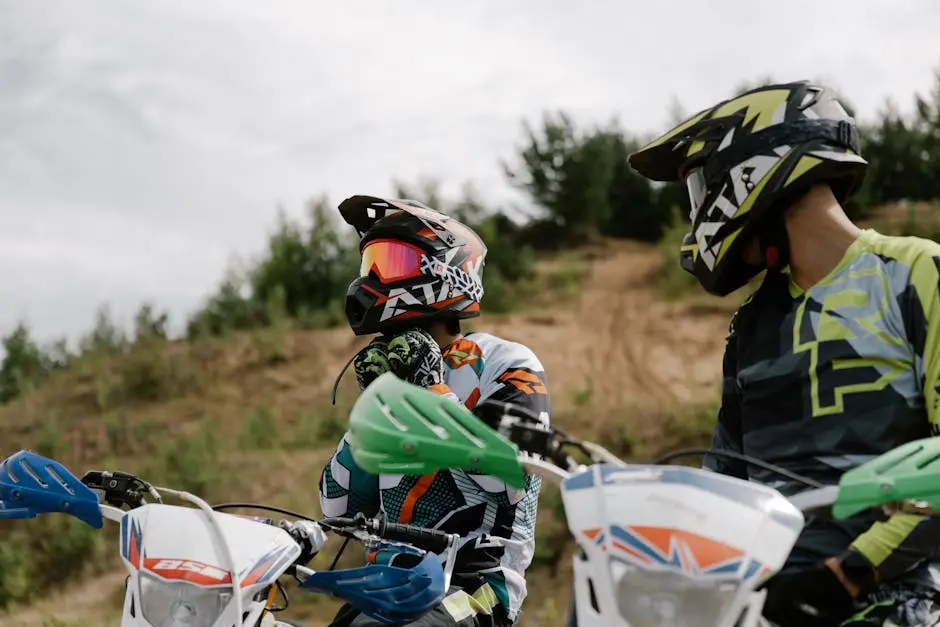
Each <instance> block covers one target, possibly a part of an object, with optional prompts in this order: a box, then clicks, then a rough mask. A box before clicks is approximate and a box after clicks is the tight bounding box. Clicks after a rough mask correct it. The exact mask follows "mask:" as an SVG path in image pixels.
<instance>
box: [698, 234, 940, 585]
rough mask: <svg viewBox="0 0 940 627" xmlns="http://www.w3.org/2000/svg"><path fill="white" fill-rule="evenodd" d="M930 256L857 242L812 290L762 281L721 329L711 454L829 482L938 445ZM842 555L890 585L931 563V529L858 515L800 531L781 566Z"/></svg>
mask: <svg viewBox="0 0 940 627" xmlns="http://www.w3.org/2000/svg"><path fill="white" fill-rule="evenodd" d="M938 404H940V244H937V243H935V242H932V241H929V240H924V239H919V238H914V237H888V236H884V235H881V234H879V233H877V232H875V231H871V230H867V231H863V232H862V233H861V235H860V237H859V238H858V239H857V240H856V241H855V242H853V243H852V245H851V246H850V247H849V248H848V250H847V251H846V253H845V255H844V257H843V258H842V260H841V261H840V263H839V264H838V265H837V266H836V267H835V268H834V269H833V270H832V271H831V272H830V273H829V274H828V275H827V276H826V277H825V278H823V279H822V280H821V281H819V283H817V284H816V285H814V286H813V287H812V288H810V289H809V290H807V291H803V290H801V289H800V288H799V287H798V286H796V284H795V283H793V281H792V280H791V279H790V277H789V276H788V274H786V273H773V274H770V273H769V274H768V275H767V277H766V278H765V280H764V282H763V284H762V285H761V287H760V288H759V289H758V290H757V291H756V292H755V293H754V295H753V296H752V297H751V298H750V299H749V300H748V301H747V302H746V303H745V304H744V305H742V307H741V308H740V309H739V311H738V312H737V314H736V315H735V317H734V319H733V320H732V323H731V330H730V333H729V337H728V344H727V348H726V351H725V356H724V379H723V390H722V404H721V409H720V411H719V415H718V425H717V428H716V430H715V433H714V439H713V443H712V446H713V448H715V449H725V450H731V451H736V452H741V453H745V454H747V455H749V456H753V457H756V458H759V459H761V460H764V461H767V462H771V463H773V464H776V465H778V466H782V467H783V468H786V469H787V470H790V471H793V472H796V473H799V474H801V475H804V476H806V477H808V478H811V479H815V480H816V481H818V482H820V483H822V484H826V485H834V484H836V483H838V480H839V477H840V476H841V475H842V473H844V472H845V471H846V470H848V469H851V468H853V467H855V466H858V465H859V464H861V463H863V462H865V461H868V460H870V459H872V458H873V457H875V456H877V455H879V454H881V453H884V452H886V451H888V450H890V449H892V448H894V447H896V446H899V445H901V444H903V443H905V442H909V441H911V440H915V439H919V438H924V437H928V436H930V435H931V434H933V435H936V434H937V433H938V429H937V425H938V416H940V415H938ZM705 465H706V467H708V468H711V469H712V470H716V471H718V472H722V473H726V474H730V475H735V476H738V477H741V478H745V479H751V480H754V481H758V482H761V483H763V484H766V485H769V486H772V487H774V488H776V489H778V490H780V491H781V492H782V493H783V494H785V495H792V494H794V493H797V492H800V491H803V490H806V489H808V488H807V486H805V485H802V484H801V483H797V482H794V481H790V480H786V479H782V478H781V477H780V476H779V475H775V474H773V473H771V472H768V471H766V470H763V469H760V468H757V467H755V466H753V465H748V464H745V463H743V462H739V461H736V460H729V459H727V458H721V457H719V456H709V457H707V458H706V461H705ZM849 546H852V547H854V548H855V549H857V550H858V551H859V552H860V553H862V554H863V555H864V556H865V557H866V558H867V559H868V561H870V562H871V563H872V564H873V565H874V566H875V568H876V570H877V573H878V578H879V581H889V580H891V579H893V578H895V577H897V576H899V575H901V574H903V573H906V572H908V571H910V570H912V569H914V568H915V567H916V566H918V565H920V564H923V563H925V562H928V561H932V560H934V559H935V558H936V557H937V552H938V547H940V520H938V519H929V518H923V517H919V516H914V515H910V514H895V515H894V516H892V517H890V518H885V517H884V516H882V515H880V514H879V515H878V516H876V515H874V514H865V515H860V516H857V517H854V518H851V519H848V520H844V521H834V522H811V523H810V524H808V525H807V527H806V529H805V530H804V532H803V534H802V535H801V537H800V538H799V540H798V541H797V544H796V546H795V548H794V551H793V552H792V554H791V556H790V560H789V562H788V564H787V566H786V567H787V568H788V567H790V566H794V567H796V566H804V565H808V564H810V563H812V562H815V561H817V560H819V559H824V558H826V557H830V556H836V555H839V554H840V553H842V552H843V551H844V550H845V549H847V548H848V547H849Z"/></svg>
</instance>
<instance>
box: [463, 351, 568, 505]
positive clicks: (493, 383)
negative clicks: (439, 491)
mask: <svg viewBox="0 0 940 627" xmlns="http://www.w3.org/2000/svg"><path fill="white" fill-rule="evenodd" d="M479 389H480V394H479V395H477V394H473V395H472V396H471V397H470V398H469V399H467V401H465V404H466V406H467V407H468V408H469V409H473V408H474V407H475V406H476V405H477V404H478V403H479V402H482V401H489V400H492V401H499V402H503V403H512V404H514V405H518V406H521V407H524V408H526V409H528V410H529V411H530V412H533V413H534V414H535V415H537V416H539V418H540V419H541V421H542V422H544V423H545V424H549V423H550V422H551V412H552V405H551V399H550V398H549V395H548V381H547V379H546V376H545V368H544V367H543V366H542V363H541V362H540V361H539V359H538V357H536V356H535V353H534V352H532V351H531V350H530V349H529V348H528V347H526V346H523V345H522V344H515V343H506V344H503V345H500V346H496V347H493V348H492V349H491V351H490V352H488V353H487V356H486V366H485V368H484V370H483V374H482V376H481V377H480V388H479ZM483 487H484V489H485V490H487V491H488V492H498V493H502V492H503V491H505V494H506V497H507V498H508V500H509V505H516V504H517V503H519V502H520V501H521V500H522V499H523V498H525V496H526V492H527V491H529V489H530V487H531V479H530V481H527V482H526V488H525V489H516V488H513V487H512V486H509V485H506V484H505V483H504V482H502V481H500V480H498V479H496V478H495V477H486V481H485V485H483Z"/></svg>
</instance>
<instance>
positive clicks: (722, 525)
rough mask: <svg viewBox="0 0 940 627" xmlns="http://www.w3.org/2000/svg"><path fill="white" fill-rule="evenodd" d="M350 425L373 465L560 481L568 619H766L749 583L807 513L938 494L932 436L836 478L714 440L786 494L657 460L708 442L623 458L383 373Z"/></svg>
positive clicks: (622, 622) (523, 415)
mask: <svg viewBox="0 0 940 627" xmlns="http://www.w3.org/2000/svg"><path fill="white" fill-rule="evenodd" d="M350 434H351V440H352V447H351V448H352V453H353V457H354V458H355V460H356V462H357V463H358V464H359V465H360V466H362V468H363V469H365V470H367V471H369V472H373V473H393V474H398V473H402V474H413V475H420V474H425V473H428V472H433V471H435V470H441V469H449V468H460V469H464V470H467V471H469V472H477V473H480V474H484V475H491V476H495V477H498V478H500V479H502V480H503V481H505V482H506V483H507V484H509V485H512V486H515V487H522V486H524V484H525V481H526V474H527V473H528V474H538V475H540V476H542V477H543V478H546V479H548V480H552V481H554V482H556V483H558V484H560V487H561V494H562V500H563V503H564V508H565V513H566V517H567V522H568V527H569V529H570V532H571V534H572V536H574V539H575V541H576V543H577V553H576V555H575V556H574V560H573V568H574V594H573V597H574V598H573V603H572V611H571V614H570V615H569V625H582V626H585V625H606V626H610V627H652V626H654V625H657V626H660V625H668V626H671V627H692V626H693V625H694V626H696V627H700V626H702V625H716V626H719V627H756V626H760V625H764V626H766V625H769V623H768V622H767V621H766V620H765V619H764V618H763V617H762V616H761V611H762V608H763V604H764V598H765V596H766V593H765V591H763V590H761V586H762V584H763V583H765V582H766V581H767V580H768V579H769V578H770V577H772V576H773V575H774V574H775V573H777V572H778V571H779V570H780V568H781V567H782V566H783V564H784V562H785V561H786V559H787V557H788V555H789V553H790V551H791V549H792V548H793V546H794V543H795V542H796V540H797V538H798V536H799V535H800V533H801V531H802V529H803V526H804V524H805V521H806V517H807V516H810V515H811V516H815V517H823V516H832V517H834V518H836V519H842V518H847V517H849V516H852V515H854V514H856V513H858V512H861V511H864V510H866V509H869V508H875V507H882V508H884V509H885V510H886V511H888V512H889V513H890V512H894V511H906V512H911V513H917V514H926V515H936V512H935V510H934V508H936V507H937V503H938V502H940V438H928V439H924V440H918V441H915V442H910V443H908V444H905V445H903V446H900V447H898V448H896V449H894V450H891V451H889V452H887V453H885V454H883V455H881V456H879V457H877V458H875V459H873V460H871V461H869V462H867V463H865V464H863V465H861V466H858V467H857V468H855V469H853V470H850V471H848V472H846V473H845V474H843V475H842V477H841V479H840V481H839V484H838V485H837V486H823V485H820V484H818V483H815V482H813V481H812V480H810V479H806V478H804V477H800V476H799V475H796V474H794V473H790V472H788V471H787V470H785V469H782V468H778V467H775V466H773V465H772V464H767V463H765V462H762V461H761V460H755V459H751V458H748V457H747V456H743V455H737V454H734V453H721V454H726V455H728V456H729V457H737V458H739V459H743V460H744V461H746V462H748V463H751V464H756V465H760V466H763V467H764V468H768V469H771V470H774V471H775V472H778V473H781V474H783V475H786V476H788V477H789V478H790V479H794V480H797V481H800V482H803V483H806V484H807V485H809V486H810V488H811V489H809V490H807V491H805V492H802V493H800V494H797V495H795V496H791V497H789V498H786V497H784V496H783V495H782V494H781V493H780V492H778V491H777V490H774V489H772V488H770V487H767V486H764V485H760V484H757V483H754V482H749V481H745V480H741V479H737V478H734V477H729V476H725V475H721V474H718V473H714V472H710V471H708V470H704V469H699V468H692V467H685V466H664V465H662V464H664V463H665V462H667V461H669V460H670V459H672V458H674V457H677V456H679V455H687V454H691V453H698V454H701V453H705V452H708V451H707V450H698V449H686V450H683V451H677V452H676V453H673V454H670V455H669V456H667V457H666V458H661V459H660V460H657V462H656V463H653V464H628V463H626V462H624V461H623V460H621V459H620V458H618V457H617V456H616V455H614V454H612V453H611V452H610V451H608V450H606V449H605V448H603V447H602V446H600V445H598V444H595V443H592V442H584V441H579V440H576V439H575V438H573V437H571V436H569V435H568V434H566V433H565V432H563V431H562V430H561V429H559V428H557V427H551V426H549V425H546V424H545V423H544V422H541V421H540V420H539V419H538V417H537V416H534V415H532V414H530V413H528V412H526V411H524V410H523V409H522V408H519V407H516V406H512V405H508V404H505V403H489V404H483V403H481V404H480V405H478V406H477V408H476V409H475V412H474V413H471V412H470V411H469V410H467V409H465V408H464V407H462V406H460V405H458V404H457V403H454V402H453V401H451V400H448V399H446V398H444V397H442V396H440V395H438V394H434V393H433V392H429V391H427V390H424V389H422V388H418V387H415V386H412V385H410V384H408V383H405V382H403V381H401V380H399V379H397V378H395V377H394V376H393V375H390V374H389V375H383V376H382V377H380V378H379V379H377V380H376V381H375V382H374V383H373V384H372V385H371V386H370V387H369V388H367V389H366V390H365V392H363V394H362V395H361V396H360V398H359V399H358V401H357V403H356V404H355V406H354V407H353V410H352V413H351V415H350ZM575 451H578V452H579V453H575ZM569 452H570V453H573V454H578V455H582V456H584V457H586V458H587V460H588V462H589V465H586V464H581V463H578V462H576V461H575V460H574V458H573V457H572V455H571V454H569ZM712 453H715V454H718V453H717V452H714V451H713V452H712Z"/></svg>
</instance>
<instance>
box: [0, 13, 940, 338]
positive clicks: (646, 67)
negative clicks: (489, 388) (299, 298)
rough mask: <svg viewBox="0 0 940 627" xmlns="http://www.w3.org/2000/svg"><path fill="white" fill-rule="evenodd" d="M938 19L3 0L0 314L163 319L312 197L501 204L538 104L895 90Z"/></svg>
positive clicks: (923, 53)
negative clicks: (155, 315)
mask: <svg viewBox="0 0 940 627" xmlns="http://www.w3.org/2000/svg"><path fill="white" fill-rule="evenodd" d="M938 33H940V2H936V1H935V0H883V1H863V0H844V1H842V0H840V1H837V0H825V1H822V0H786V1H785V2H775V3H771V2H755V1H753V0H712V1H711V2H701V1H699V0H683V1H678V0H675V1H668V0H658V1H657V2H636V1H626V0H609V1H607V0H605V1H601V0H584V1H582V2H575V1H572V0H513V1H512V2H505V0H493V1H488V0H487V1H484V0H474V1H472V2H452V1H447V2H434V1H432V0H424V1H415V0H387V1H383V0H361V1H360V0H342V1H332V2H326V1H322V0H303V1H300V0H298V1H297V2H275V1H272V0H266V1H264V2H259V1H258V0H244V1H236V0H198V1H193V0H150V1H142V0H120V1H113V0H112V1H108V2H106V1H94V0H69V1H61V2H52V1H50V0H47V1H40V0H0V333H2V332H6V331H8V330H9V329H10V328H11V327H12V326H13V324H14V323H15V322H16V321H17V320H19V319H23V318H25V319H27V320H28V321H29V322H30V323H31V325H32V326H33V328H34V330H35V331H36V332H37V334H38V335H39V336H40V337H42V338H51V337H55V336H59V335H62V334H69V335H72V336H73V337H74V335H75V334H76V333H77V332H81V331H84V330H86V329H88V328H89V327H90V325H91V324H92V321H93V317H94V311H95V309H96V308H97V306H98V305H99V304H101V303H102V302H108V303H110V304H111V306H112V308H113V310H114V311H115V312H116V313H117V314H118V315H119V316H123V317H125V318H127V319H129V317H130V316H131V315H132V313H133V311H134V310H135V309H136V308H137V306H138V305H139V304H140V303H141V302H142V301H144V300H148V299H152V300H154V301H156V303H158V304H159V305H160V306H161V307H164V308H167V309H169V310H170V312H171V314H172V316H173V318H174V319H175V320H176V322H177V323H180V322H182V320H183V319H184V317H185V315H186V313H188V312H190V311H192V310H193V309H194V308H195V307H197V306H198V305H199V303H200V301H201V300H202V299H203V298H204V297H205V296H206V295H207V293H208V292H209V291H211V290H212V289H213V288H214V287H215V286H216V285H217V284H218V281H219V279H220V277H221V276H222V274H223V271H224V269H225V267H226V265H227V262H228V260H229V258H230V256H231V255H232V254H233V253H238V254H240V255H242V256H251V255H253V254H256V253H257V252H258V251H259V250H260V249H261V247H262V246H263V244H264V240H265V237H266V234H267V232H268V231H269V229H270V228H271V226H272V224H273V221H274V217H275V211H276V207H277V206H278V205H279V204H280V205H283V206H284V207H285V209H286V210H287V211H288V212H289V213H292V214H295V215H299V214H300V213H301V212H303V210H304V200H305V199H307V198H309V197H310V196H311V195H313V194H315V193H319V192H326V193H328V194H329V196H330V198H331V199H332V200H333V201H334V202H338V201H339V200H341V199H342V198H345V197H346V196H348V195H352V194H357V193H366V194H379V195H381V194H386V193H389V192H390V187H391V186H390V183H391V180H392V179H393V178H398V179H402V180H406V181H413V180H415V179H417V178H418V177H420V176H422V175H425V176H436V177H439V178H441V179H442V180H443V181H445V182H446V183H448V184H449V185H450V186H451V189H454V190H456V189H457V188H458V187H459V185H460V184H461V183H462V182H463V181H465V180H468V179H470V180H474V181H475V182H476V184H477V186H478V188H480V190H481V191H482V192H483V193H484V195H485V196H487V197H489V198H491V199H497V200H498V199H505V198H506V197H507V194H508V191H507V188H506V185H505V183H504V182H503V180H502V179H501V176H500V171H499V167H498V159H500V158H505V157H509V156H511V155H512V150H513V146H514V144H515V143H516V142H517V140H518V139H519V129H520V121H521V120H522V119H523V118H530V119H534V118H536V117H537V116H538V115H540V112H541V111H542V110H544V109H555V108H564V109H566V110H568V111H570V112H572V113H573V114H574V115H576V116H577V118H578V119H579V120H583V121H584V122H592V121H596V122H604V121H606V120H607V119H609V117H610V116H612V115H617V116H618V117H619V118H620V119H621V121H622V122H623V124H624V126H626V127H627V128H630V129H631V130H637V131H642V132H656V131H661V130H665V125H666V124H667V121H668V119H669V108H670V103H671V102H672V99H673V97H676V98H678V99H679V101H680V102H681V103H682V105H683V106H684V107H685V108H686V109H687V110H688V111H693V110H697V109H700V108H703V107H705V106H708V105H711V104H713V103H714V102H717V101H718V100H720V99H722V98H724V97H727V96H728V95H730V93H729V90H731V89H732V88H733V87H734V86H736V85H737V84H739V83H740V82H741V81H743V80H748V79H753V78H755V77H757V76H762V75H768V74H769V75H772V76H774V77H775V78H779V79H799V78H807V77H818V78H822V79H825V80H828V81H830V82H832V83H833V84H834V85H835V86H837V87H838V88H840V89H841V90H842V91H843V92H844V93H845V94H846V95H847V96H848V97H849V99H850V100H851V101H852V102H853V103H854V104H855V106H856V107H857V109H858V111H859V114H860V116H861V117H865V116H871V115H873V114H875V113H876V112H877V110H878V109H879V107H880V106H881V105H882V103H883V102H884V100H885V98H887V97H888V96H891V97H894V98H895V99H896V100H898V102H899V103H901V104H902V105H904V106H907V105H908V103H909V102H910V100H911V96H912V94H913V92H914V91H915V90H919V91H921V92H926V91H927V90H928V89H929V88H930V87H931V84H932V80H933V75H932V70H933V68H935V67H940V36H938V35H937V34H938Z"/></svg>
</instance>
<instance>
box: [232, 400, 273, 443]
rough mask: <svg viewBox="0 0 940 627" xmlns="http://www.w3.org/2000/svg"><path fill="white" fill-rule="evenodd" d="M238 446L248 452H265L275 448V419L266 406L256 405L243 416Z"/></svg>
mask: <svg viewBox="0 0 940 627" xmlns="http://www.w3.org/2000/svg"><path fill="white" fill-rule="evenodd" d="M238 444H239V446H241V447H242V448H243V449H249V450H250V449H259V450H266V449H271V448H274V447H275V446H277V444H278V435H277V418H276V416H275V415H274V413H273V412H272V411H271V409H270V408H269V407H268V406H267V405H258V406H257V407H255V408H254V409H252V410H251V411H250V412H248V415H247V416H245V424H244V425H243V427H242V432H241V434H240V435H239V437H238Z"/></svg>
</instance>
